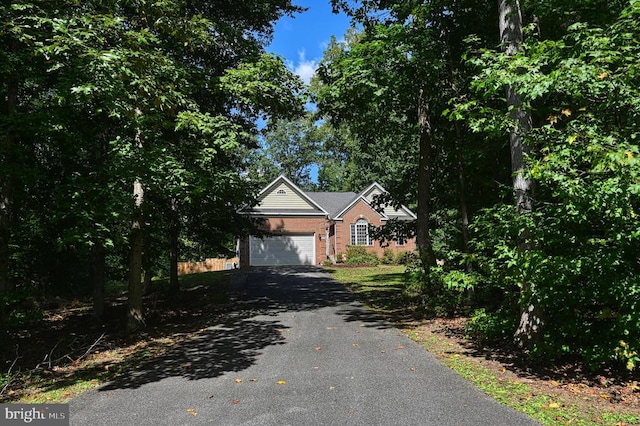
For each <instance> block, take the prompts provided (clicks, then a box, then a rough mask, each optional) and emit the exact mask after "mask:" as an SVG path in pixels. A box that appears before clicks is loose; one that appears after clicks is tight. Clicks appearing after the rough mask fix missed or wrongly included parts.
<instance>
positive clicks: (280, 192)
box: [276, 189, 287, 195]
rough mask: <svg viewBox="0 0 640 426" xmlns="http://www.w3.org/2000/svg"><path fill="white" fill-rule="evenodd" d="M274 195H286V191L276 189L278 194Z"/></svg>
mask: <svg viewBox="0 0 640 426" xmlns="http://www.w3.org/2000/svg"><path fill="white" fill-rule="evenodd" d="M276 194H278V195H287V191H286V190H284V189H278V192H276Z"/></svg>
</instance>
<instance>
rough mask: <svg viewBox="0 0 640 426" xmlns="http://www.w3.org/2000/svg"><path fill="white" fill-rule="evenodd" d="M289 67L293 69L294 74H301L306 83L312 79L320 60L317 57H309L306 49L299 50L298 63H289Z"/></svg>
mask: <svg viewBox="0 0 640 426" xmlns="http://www.w3.org/2000/svg"><path fill="white" fill-rule="evenodd" d="M289 68H290V69H291V71H293V73H294V74H297V75H298V76H300V78H301V79H302V81H304V82H305V83H306V84H309V82H310V81H311V77H313V75H314V74H315V73H316V69H317V68H318V60H317V59H307V58H306V54H305V51H304V50H301V51H300V52H298V65H294V64H293V63H292V62H290V63H289Z"/></svg>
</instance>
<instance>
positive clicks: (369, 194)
mask: <svg viewBox="0 0 640 426" xmlns="http://www.w3.org/2000/svg"><path fill="white" fill-rule="evenodd" d="M381 193H382V192H381V191H380V190H379V189H378V188H375V187H374V188H371V190H370V191H369V192H367V193H366V194H365V195H364V196H365V198H366V199H367V200H369V202H373V198H374V197H375V196H376V195H378V194H381ZM383 211H384V214H385V215H387V216H391V217H396V216H401V217H409V215H408V214H407V213H406V212H404V211H403V210H396V209H394V208H393V206H385V208H384V210H383Z"/></svg>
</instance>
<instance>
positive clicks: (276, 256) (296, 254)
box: [249, 234, 316, 266]
mask: <svg viewBox="0 0 640 426" xmlns="http://www.w3.org/2000/svg"><path fill="white" fill-rule="evenodd" d="M249 248H250V265H251V266H273V265H313V264H314V263H315V259H316V255H315V254H316V250H315V238H314V236H313V234H310V235H309V234H308V235H277V236H273V237H265V238H264V239H260V238H255V237H251V238H250V246H249Z"/></svg>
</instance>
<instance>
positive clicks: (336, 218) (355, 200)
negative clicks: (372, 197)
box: [334, 194, 389, 220]
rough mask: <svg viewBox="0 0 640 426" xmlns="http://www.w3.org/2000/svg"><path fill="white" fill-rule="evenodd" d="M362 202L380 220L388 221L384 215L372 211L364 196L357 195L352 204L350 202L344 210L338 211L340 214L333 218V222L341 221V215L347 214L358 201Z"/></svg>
mask: <svg viewBox="0 0 640 426" xmlns="http://www.w3.org/2000/svg"><path fill="white" fill-rule="evenodd" d="M360 200H362V201H364V202H365V203H366V204H367V205H368V206H369V207H371V210H373V211H374V212H376V213H377V214H379V215H380V217H381V218H382V220H387V219H389V218H388V217H387V216H386V215H385V214H384V213H380V212H378V211H377V210H376V209H374V208H373V207H372V206H371V203H370V202H369V200H367V199H366V198H365V197H364V195H362V194H360V195H358V196H357V197H356V198H355V199H354V200H353V201H352V202H350V203H349V204H348V205H347V207H345V208H344V209H342V210H341V211H340V213H338V215H337V216H336V217H335V218H334V220H343V217H342V215H343V214H345V213H346V212H348V211H349V210H350V209H351V208H352V207H353V206H354V205H355V204H356V203H357V202H358V201H360Z"/></svg>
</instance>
